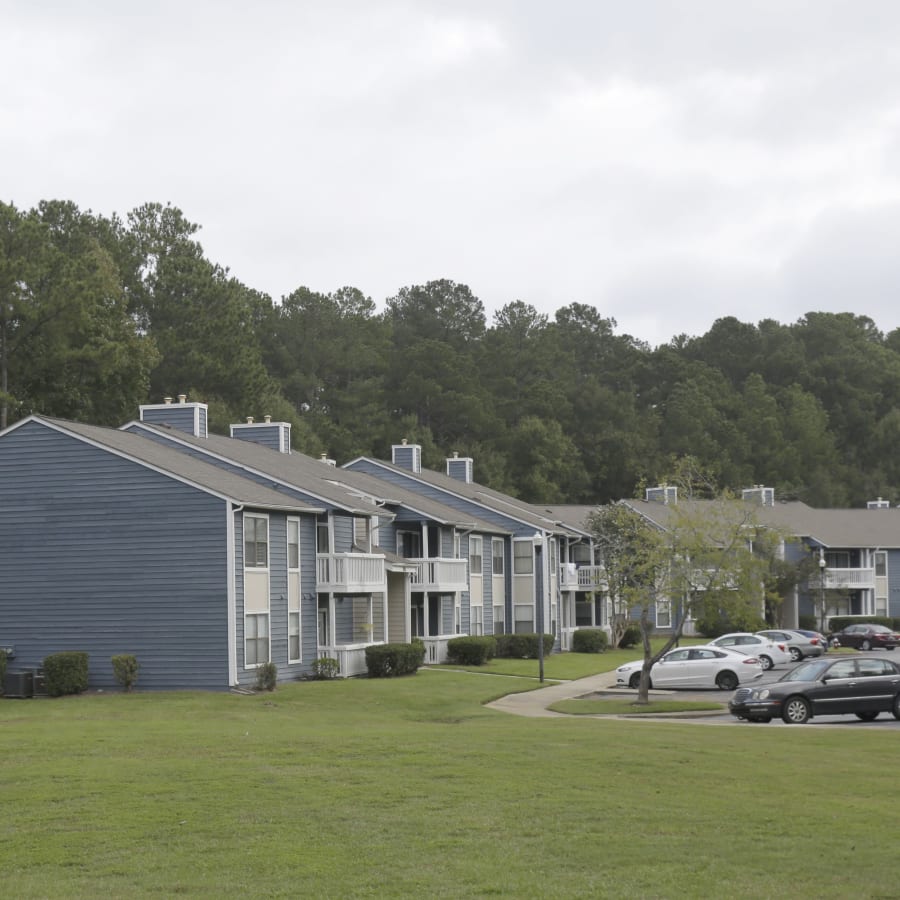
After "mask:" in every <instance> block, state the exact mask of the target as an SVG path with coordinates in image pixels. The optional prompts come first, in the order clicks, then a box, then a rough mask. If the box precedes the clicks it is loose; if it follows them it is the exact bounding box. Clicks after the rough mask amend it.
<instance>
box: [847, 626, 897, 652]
mask: <svg viewBox="0 0 900 900" xmlns="http://www.w3.org/2000/svg"><path fill="white" fill-rule="evenodd" d="M832 638H833V639H834V640H836V641H837V646H840V647H855V648H856V649H857V650H874V649H875V648H876V647H884V649H885V650H893V649H894V647H896V646H897V644H900V634H897V632H896V631H891V629H890V628H888V627H887V626H886V625H876V624H875V623H874V622H860V623H857V624H856V625H848V626H847V627H846V628H844V629H843V630H842V631H837V632H835V633H834V634H833V635H832Z"/></svg>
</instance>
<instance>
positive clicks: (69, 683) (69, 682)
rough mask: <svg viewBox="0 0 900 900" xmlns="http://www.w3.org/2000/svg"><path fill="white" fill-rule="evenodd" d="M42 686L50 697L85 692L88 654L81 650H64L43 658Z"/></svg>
mask: <svg viewBox="0 0 900 900" xmlns="http://www.w3.org/2000/svg"><path fill="white" fill-rule="evenodd" d="M44 686H45V687H46V689H47V693H48V694H49V695H50V696H51V697H62V696H63V695H64V694H80V693H81V692H82V691H86V690H87V686H88V654H87V653H85V652H84V651H81V650H66V651H63V652H62V653H52V654H50V656H45V657H44Z"/></svg>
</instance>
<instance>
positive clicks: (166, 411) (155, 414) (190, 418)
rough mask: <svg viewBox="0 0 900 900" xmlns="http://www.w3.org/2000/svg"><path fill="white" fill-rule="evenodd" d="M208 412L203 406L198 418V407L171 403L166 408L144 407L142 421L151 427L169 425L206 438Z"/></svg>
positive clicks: (190, 404) (189, 404)
mask: <svg viewBox="0 0 900 900" xmlns="http://www.w3.org/2000/svg"><path fill="white" fill-rule="evenodd" d="M206 412H207V411H206V410H205V409H204V408H203V407H202V406H201V407H200V409H199V416H198V411H197V407H196V406H195V405H194V404H192V403H171V404H167V405H165V406H156V407H143V408H142V409H141V421H142V422H147V423H148V424H150V425H168V426H169V427H171V428H175V429H177V430H178V431H184V432H187V434H193V435H195V436H196V437H205V436H206ZM198 418H199V424H198V422H197V419H198Z"/></svg>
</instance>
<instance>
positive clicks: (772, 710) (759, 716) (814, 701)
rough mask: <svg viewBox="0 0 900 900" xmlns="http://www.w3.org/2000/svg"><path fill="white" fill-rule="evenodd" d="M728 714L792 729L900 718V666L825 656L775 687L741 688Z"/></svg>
mask: <svg viewBox="0 0 900 900" xmlns="http://www.w3.org/2000/svg"><path fill="white" fill-rule="evenodd" d="M728 709H729V710H730V711H731V713H732V715H734V716H737V718H739V719H749V720H750V721H751V722H769V721H771V720H772V718H773V717H774V716H781V718H782V719H784V721H785V722H787V723H788V725H802V724H803V723H804V722H808V721H809V720H810V719H811V718H812V717H813V716H831V715H840V714H844V715H846V714H850V713H852V714H854V715H855V716H856V717H857V718H859V719H862V720H863V721H864V722H871V721H872V720H873V719H875V718H877V716H878V714H879V713H882V712H890V713H893V716H894V718H895V719H900V666H897V665H896V663H893V662H891V661H889V660H887V659H883V658H881V659H879V658H878V657H868V656H866V657H859V656H856V657H846V656H844V657H838V658H837V659H835V658H831V659H825V658H824V657H821V658H819V659H813V660H809V661H808V662H804V663H801V664H800V665H799V666H797V667H796V668H795V669H793V670H792V671H790V672H788V673H787V674H786V675H785V676H784V677H782V678H780V679H779V680H778V681H775V682H773V683H772V684H768V685H766V684H761V685H758V686H756V687H742V688H738V690H737V691H735V693H734V696H733V697H732V698H731V701H730V702H729V704H728Z"/></svg>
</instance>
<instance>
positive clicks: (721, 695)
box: [628, 650, 900, 730]
mask: <svg viewBox="0 0 900 900" xmlns="http://www.w3.org/2000/svg"><path fill="white" fill-rule="evenodd" d="M895 653H896V654H897V656H898V659H897V660H896V661H897V662H898V663H900V650H897V651H893V652H891V651H887V650H871V651H869V652H866V653H862V652H860V653H856V654H855V655H856V656H859V657H866V656H872V657H875V656H877V657H882V656H885V655H887V656H888V658H891V659H893V657H894V654H895ZM797 665H799V663H787V664H785V665H781V666H777V667H776V668H774V669H770V670H769V671H768V672H764V673H763V675H762V678H760V679H759V680H758V681H756V682H754V684H755V685H763V684H769V683H770V682H774V681H778V679H779V678H781V677H782V675H784V674H785V672H789V671H790V670H791V669H793V668H795V667H796V666H797ZM628 693H634V692H632V691H628ZM654 693H656V694H658V695H662V694H665V695H667V696H669V697H671V698H673V699H674V698H677V699H679V700H714V701H717V702H718V701H721V702H722V703H723V704H725V709H723V711H722V712H721V713H712V714H710V713H705V714H703V715H702V716H696V717H691V716H681V717H679V719H678V721H681V722H684V721H689V722H697V723H700V724H704V725H739V726H742V727H744V728H787V727H791V728H794V727H797V726H793V725H792V726H787V725H785V723H784V722H782V721H781V719H780V718H775V719H773V720H772V721H771V722H765V723H763V722H749V721H741V720H739V719H737V718H735V717H734V716H733V715H732V714H731V713H730V712H728V709H727V704H728V700H729V699H730V698H731V696H732V694H731V692H728V691H717V690H715V689H710V690H697V691H659V692H654ZM803 727H807V728H889V729H895V730H900V721H898V720H897V719H895V718H894V717H893V716H892V715H891V714H890V713H882V714H881V715H880V716H879V717H878V718H877V719H875V721H874V722H861V721H860V720H859V719H857V718H856V716H853V715H849V716H846V715H842V716H816V717H815V718H814V719H812V720H811V721H810V722H809V723H807V725H805V726H803Z"/></svg>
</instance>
